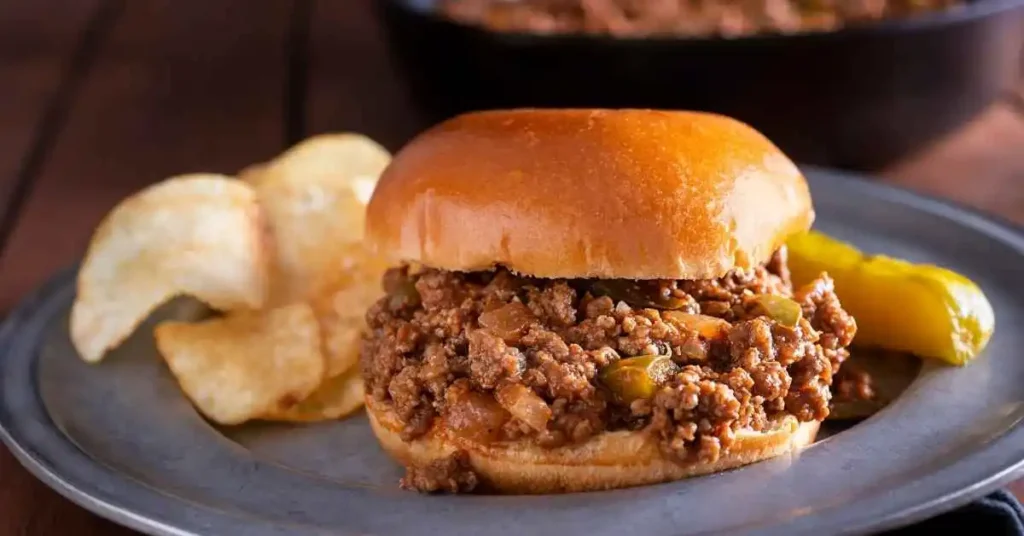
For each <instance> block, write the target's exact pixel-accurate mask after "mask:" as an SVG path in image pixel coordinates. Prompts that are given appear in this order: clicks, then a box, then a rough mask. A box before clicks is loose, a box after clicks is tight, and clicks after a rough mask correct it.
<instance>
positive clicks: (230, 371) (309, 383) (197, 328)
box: [156, 303, 324, 425]
mask: <svg viewBox="0 0 1024 536" xmlns="http://www.w3.org/2000/svg"><path fill="white" fill-rule="evenodd" d="M156 343H157V348H158V349H159V351H160V354H161V355H163V357H164V360H165V361H166V362H167V366H168V367H169V368H170V369H171V372H172V373H173V374H174V376H175V378H177V380H178V383H179V384H180V385H181V388H182V390H183V391H184V392H185V394H186V395H187V396H188V397H189V399H190V400H192V403H193V404H194V405H195V406H196V407H197V408H198V409H199V411H200V412H202V413H203V414H204V415H206V416H207V417H208V418H210V419H211V420H213V421H215V422H217V423H220V424H226V425H230V424H239V423H242V422H245V421H247V420H250V419H254V418H257V417H259V416H261V415H267V414H271V413H277V412H281V411H285V410H287V409H288V408H290V407H292V406H295V405H296V404H298V403H299V402H300V401H302V400H304V399H306V398H307V397H308V396H309V395H310V394H311V393H313V392H314V391H315V390H316V389H317V388H318V387H319V385H320V383H321V381H322V380H323V377H324V358H323V355H322V354H321V340H320V328H319V325H318V324H317V320H316V317H315V315H314V314H313V310H312V309H311V308H310V307H309V305H307V304H304V303H296V304H292V305H287V306H284V307H280V308H277V309H271V310H266V311H243V312H238V313H233V314H229V315H227V316H224V317H221V318H214V319H210V320H206V321H203V322H198V323H187V322H163V323H161V324H159V325H158V326H157V327H156Z"/></svg>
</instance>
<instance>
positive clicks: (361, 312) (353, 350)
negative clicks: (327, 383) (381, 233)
mask: <svg viewBox="0 0 1024 536" xmlns="http://www.w3.org/2000/svg"><path fill="white" fill-rule="evenodd" d="M344 260H345V264H344V265H342V266H341V269H340V270H337V271H336V274H335V279H334V281H333V282H332V283H331V284H330V285H327V286H326V289H325V291H323V292H322V293H321V294H320V295H318V296H315V297H313V298H312V299H311V301H310V305H312V306H313V310H314V311H316V316H317V319H319V321H320V332H321V334H322V336H323V343H324V356H325V357H326V358H327V372H326V375H327V377H328V378H332V377H334V376H337V375H339V374H341V373H343V372H345V371H346V370H348V369H350V368H352V367H354V366H356V364H357V362H358V361H359V347H360V344H361V338H362V333H363V328H364V327H365V326H366V320H365V318H366V310H367V309H369V308H370V306H371V305H373V303H374V302H375V301H377V300H378V299H380V297H381V296H383V294H384V291H383V289H382V288H381V278H382V277H383V275H384V270H386V269H387V266H386V265H385V263H384V261H383V260H382V259H380V258H377V257H375V256H373V255H372V254H371V253H370V251H369V250H368V249H367V248H366V247H365V246H363V245H362V244H361V243H360V244H353V245H352V246H351V247H349V248H348V251H347V253H346V257H345V259H344Z"/></svg>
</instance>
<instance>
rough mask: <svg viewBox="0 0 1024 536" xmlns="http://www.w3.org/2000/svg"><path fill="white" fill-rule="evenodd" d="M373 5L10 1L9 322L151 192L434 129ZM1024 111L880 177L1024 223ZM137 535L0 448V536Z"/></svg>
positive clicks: (5, 183) (4, 293)
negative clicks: (126, 205) (201, 176)
mask: <svg viewBox="0 0 1024 536" xmlns="http://www.w3.org/2000/svg"><path fill="white" fill-rule="evenodd" d="M369 1H370V0H344V1H338V0H265V1H261V2H253V1H251V0H216V1H214V0H210V1H207V2H180V1H174V0H135V1H132V2H127V1H122V0H50V1H48V2H36V1H33V0H12V1H8V2H2V3H0V80H2V81H3V84H2V86H0V87H2V88H3V90H2V93H3V95H4V96H3V98H0V148H2V151H0V311H3V312H6V311H8V310H10V308H11V307H13V306H14V305H15V304H16V303H17V301H18V300H19V299H20V297H21V296H22V295H24V294H25V293H26V292H28V291H30V290H31V289H33V288H34V287H36V286H37V285H38V284H40V283H41V282H43V281H44V280H45V279H46V278H47V277H49V276H50V275H51V274H52V273H53V272H54V271H56V270H57V269H59V268H61V267H63V266H66V265H68V264H69V263H72V262H74V261H75V260H76V259H77V258H78V257H79V256H80V255H81V253H82V251H83V248H84V246H85V244H86V241H87V239H88V236H89V234H90V232H91V229H92V228H93V226H94V225H95V224H96V223H97V222H98V220H99V219H100V218H101V217H102V216H103V214H104V213H105V212H106V211H107V210H109V209H110V208H111V207H112V206H113V205H114V204H115V203H116V202H117V201H118V200H119V199H121V198H122V197H124V196H125V195H127V194H129V193H130V192H132V191H135V190H137V189H139V188H140V187H142V186H143V185H145V184H148V183H151V182H153V181H156V180H159V179H161V178H164V177H166V176H170V175H173V174H177V173H182V172H190V171H214V172H225V173H233V172H235V171H237V170H238V169H239V168H241V167H243V166H245V165H247V164H249V163H252V162H256V161H260V160H263V159H266V158H269V157H271V156H273V155H275V154H277V153H278V152H280V151H281V150H282V149H283V148H284V147H286V146H288V145H290V144H291V143H294V142H295V141H296V140H298V139H299V138H301V137H303V136H305V135H309V134H313V133H318V132H323V131H334V130H355V131H360V132H363V133H366V134H368V135H370V136H372V137H373V138H375V139H378V140H380V141H381V142H382V143H384V144H385V145H386V146H387V147H388V148H390V149H395V148H397V147H398V146H399V145H400V144H401V143H402V142H403V141H405V140H406V139H408V138H409V137H410V136H411V135H412V134H414V133H415V132H416V131H418V130H419V129H420V128H422V127H423V126H425V125H424V123H423V122H422V120H421V119H420V117H419V116H418V115H417V113H416V111H415V110H414V109H413V107H412V104H411V102H410V100H409V98H408V95H407V94H406V93H405V91H404V89H403V86H402V84H401V83H400V81H399V79H398V75H397V73H396V70H395V68H394V67H393V65H392V64H391V62H390V61H389V59H388V57H387V56H386V53H385V49H384V45H383V43H382V39H381V36H380V34H379V29H378V27H377V25H376V22H375V21H374V19H373V17H372V15H371V13H370V10H369V9H368V5H369ZM303 96H304V97H305V98H303ZM1022 110H1024V86H1022V88H1021V91H1020V92H1019V93H1018V94H1017V95H1015V96H1012V95H1011V96H1008V98H1007V99H1006V100H1005V101H1004V102H1000V103H998V104H997V105H995V106H993V107H992V108H991V109H990V110H988V111H987V112H986V113H984V114H983V115H981V116H980V117H978V118H977V120H976V121H974V122H973V123H972V124H970V125H968V126H967V127H965V128H964V129H963V130H962V131H960V132H957V133H956V134H954V135H952V136H950V137H949V138H947V139H945V140H942V141H941V142H939V143H937V144H936V145H935V146H933V147H931V148H930V149H928V150H926V151H925V152H923V153H922V154H919V155H916V156H914V157H913V158H910V159H908V160H907V161H905V162H902V163H900V164H899V165H897V166H894V167H892V168H891V169H888V170H885V171H884V172H883V173H882V175H883V176H884V177H885V178H886V179H887V180H889V181H891V182H893V183H896V184H901V185H904V186H906V187H909V188H912V189H916V190H920V191H924V192H929V193H932V194H937V195H941V196H947V197H950V198H953V199H956V200H957V201H960V202H962V203H966V204H969V205H973V206H975V207H979V208H982V209H985V210H989V211H991V212H994V213H996V214H999V215H1001V216H1003V217H1005V218H1008V219H1010V220H1012V221H1015V222H1017V223H1024V187H1021V186H1024V114H1022ZM1014 489H1015V490H1016V491H1017V492H1018V494H1019V495H1024V484H1022V483H1018V484H1016V485H1015V488H1014ZM130 533H132V532H131V531H129V530H127V529H124V528H121V527H117V526H115V525H112V524H111V523H108V522H106V521H104V520H102V519H100V518H98V517H96V516H93V515H92V514H90V513H88V512H86V511H85V510H83V509H81V508H79V507H77V506H75V505H73V504H72V503H70V502H68V501H67V500H65V499H63V498H61V497H60V496H58V495H57V494H56V493H54V492H53V491H51V490H50V489H49V488H47V487H46V486H44V485H43V484H41V483H39V482H38V481H36V480H35V479H34V478H32V477H31V476H30V475H29V474H28V473H27V472H25V471H24V470H23V469H22V468H21V466H20V465H18V464H17V462H16V461H15V460H14V459H13V458H12V457H11V455H10V453H8V452H7V451H6V449H3V448H2V447H0V535H7V534H31V535H49V534H82V535H89V534H130Z"/></svg>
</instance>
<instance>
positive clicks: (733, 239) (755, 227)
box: [366, 109, 814, 279]
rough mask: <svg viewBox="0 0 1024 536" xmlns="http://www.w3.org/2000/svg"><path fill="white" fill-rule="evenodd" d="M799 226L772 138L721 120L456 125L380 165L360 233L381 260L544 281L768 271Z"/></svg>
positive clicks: (804, 196) (516, 115) (673, 116)
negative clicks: (498, 269)
mask: <svg viewBox="0 0 1024 536" xmlns="http://www.w3.org/2000/svg"><path fill="white" fill-rule="evenodd" d="M813 220H814V211H813V208H812V206H811V198H810V192H809V190H808V186H807V182H806V180H805V179H804V177H803V175H801V173H800V171H799V170H798V169H797V167H796V165H794V164H793V162H792V161H790V159H789V158H787V157H786V156H785V155H784V154H782V152H781V151H780V150H779V149H778V147H776V146H775V145H774V144H772V142H770V141H769V140H768V139H767V138H765V137H764V136H763V135H762V134H760V133H759V132H757V131H756V130H754V129H753V128H751V127H750V126H748V125H746V124H744V123H742V122H740V121H737V120H735V119H731V118H728V117H724V116H721V115H715V114H709V113H699V112H681V111H672V112H670V111H655V110H583V109H575V110H573V109H566V110H558V109H522V110H497V111H487V112H475V113H469V114H464V115H460V116H458V117H455V118H452V119H449V120H447V121H445V122H443V123H440V124H438V125H436V126H434V127H433V128H431V129H429V130H427V131H425V132H423V133H422V134H420V135H419V136H417V137H416V138H415V139H413V140H412V141H411V142H410V143H408V144H407V145H406V146H405V147H404V148H402V149H401V150H400V151H399V152H398V153H397V154H396V155H395V157H394V159H393V160H392V162H391V164H390V165H389V166H388V168H387V169H386V170H385V171H384V174H383V175H382V177H381V179H380V182H379V183H378V184H377V187H376V190H375V191H374V193H373V197H372V198H371V199H370V203H369V206H368V208H367V220H366V233H367V234H366V237H367V240H368V241H369V242H370V243H371V244H373V245H374V246H376V249H377V250H378V251H380V252H381V253H383V254H385V255H388V256H389V257H391V258H392V259H393V260H395V261H413V262H417V263H421V264H424V265H427V266H430V267H434V268H440V269H446V270H454V271H476V270H486V269H489V268H491V267H493V266H495V265H499V264H500V265H504V266H505V267H507V268H509V269H510V270H513V271H515V272H518V273H521V274H528V275H533V276H537V277H550V278H560V277H566V278H574V277H586V278H606V279H612V278H628V279H706V278H715V277H720V276H722V275H724V274H725V272H728V271H729V270H731V269H734V268H749V267H752V266H755V265H758V264H761V263H763V262H765V261H767V260H768V258H769V257H770V256H771V254H772V253H773V252H774V251H775V250H776V249H777V248H778V247H780V246H781V245H782V244H783V243H784V242H785V240H786V239H787V238H788V237H789V236H790V235H792V234H794V233H797V232H801V231H805V230H807V229H808V228H810V226H811V223H812V222H813Z"/></svg>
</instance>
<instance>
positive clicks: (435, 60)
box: [375, 0, 1024, 169]
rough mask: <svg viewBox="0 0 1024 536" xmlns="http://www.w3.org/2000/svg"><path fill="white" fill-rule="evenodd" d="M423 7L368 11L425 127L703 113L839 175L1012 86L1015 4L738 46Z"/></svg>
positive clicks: (929, 133)
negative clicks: (482, 21) (561, 113)
mask: <svg viewBox="0 0 1024 536" xmlns="http://www.w3.org/2000/svg"><path fill="white" fill-rule="evenodd" d="M434 4H435V0H376V2H375V5H376V7H377V8H378V14H379V16H380V17H381V20H382V21H383V23H384V26H385V28H386V33H387V35H388V37H389V41H390V45H391V51H392V52H393V54H394V55H395V56H396V58H397V60H398V62H399V63H400V64H401V65H402V67H403V71H404V73H405V75H406V76H407V80H408V82H409V84H410V87H411V89H412V91H413V93H414V95H415V98H416V100H417V101H418V102H419V104H420V105H421V107H422V108H423V110H424V111H425V112H426V113H427V114H428V115H429V117H430V119H432V120H434V121H438V120H441V119H443V118H446V117H450V116H451V115H454V114H456V113H459V112H464V111H469V110H479V109H493V108H504V107H520V106H543V107H551V106H568V107H650V108H669V109H699V110H708V111H715V112H719V113H724V114H727V115H732V116H734V117H737V118H739V119H742V120H744V121H747V122H748V123H750V124H752V125H753V126H754V127H755V128H758V129H759V130H761V131H762V132H764V133H765V134H766V135H767V136H769V137H770V138H771V139H772V140H774V141H775V142H776V143H778V144H779V145H780V147H781V148H782V149H783V150H784V151H786V152H787V153H789V154H790V155H791V156H792V157H793V158H795V159H797V160H799V161H802V162H806V163H812V164H819V165H830V166H835V167H844V168H852V169H876V168H879V167H881V166H884V165H886V164H889V163H891V162H893V161H894V160H896V159H898V158H900V157H903V156H906V155H907V154H908V153H911V152H913V151H915V150H918V149H921V148H923V147H924V146H925V145H927V144H928V143H930V142H932V141H934V140H936V139H937V138H938V137H940V136H942V135H943V134H946V133H948V132H950V131H952V130H953V129H955V128H956V127H958V126H961V125H962V124H964V123H965V122H966V121H967V120H969V119H970V118H972V117H974V116H975V115H976V114H977V113H978V112H979V111H980V110H982V109H983V108H985V107H986V106H987V105H988V104H990V103H991V102H992V101H993V100H994V99H996V98H998V97H999V96H1000V95H1001V94H1003V93H1004V92H1005V91H1007V90H1008V89H1009V88H1010V87H1011V86H1012V85H1013V84H1014V83H1015V82H1016V81H1018V80H1019V77H1020V75H1021V52H1022V48H1024V47H1022V43H1024V9H1022V7H1024V0H975V1H973V2H971V3H970V4H968V5H967V6H966V7H964V8H961V9H957V10H951V11H946V12H937V13H932V14H925V15H919V16H916V17H914V18H909V19H904V20H891V21H884V22H881V23H874V24H871V25H868V26H863V27H859V28H847V29H843V30H840V31H836V32H828V33H803V34H795V35H784V36H783V35H768V36H754V37H745V38H737V39H720V38H713V39H689V38H642V39H616V38H611V37H604V36H585V35H531V34H511V35H510V34H499V33H495V32H490V31H486V30H483V29H480V28H475V27H469V26H466V25H461V24H458V23H454V22H451V21H449V20H446V19H444V18H443V17H441V16H439V15H438V14H436V13H434V12H433V9H432V6H433V5H434ZM1022 150H1024V149H1022Z"/></svg>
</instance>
